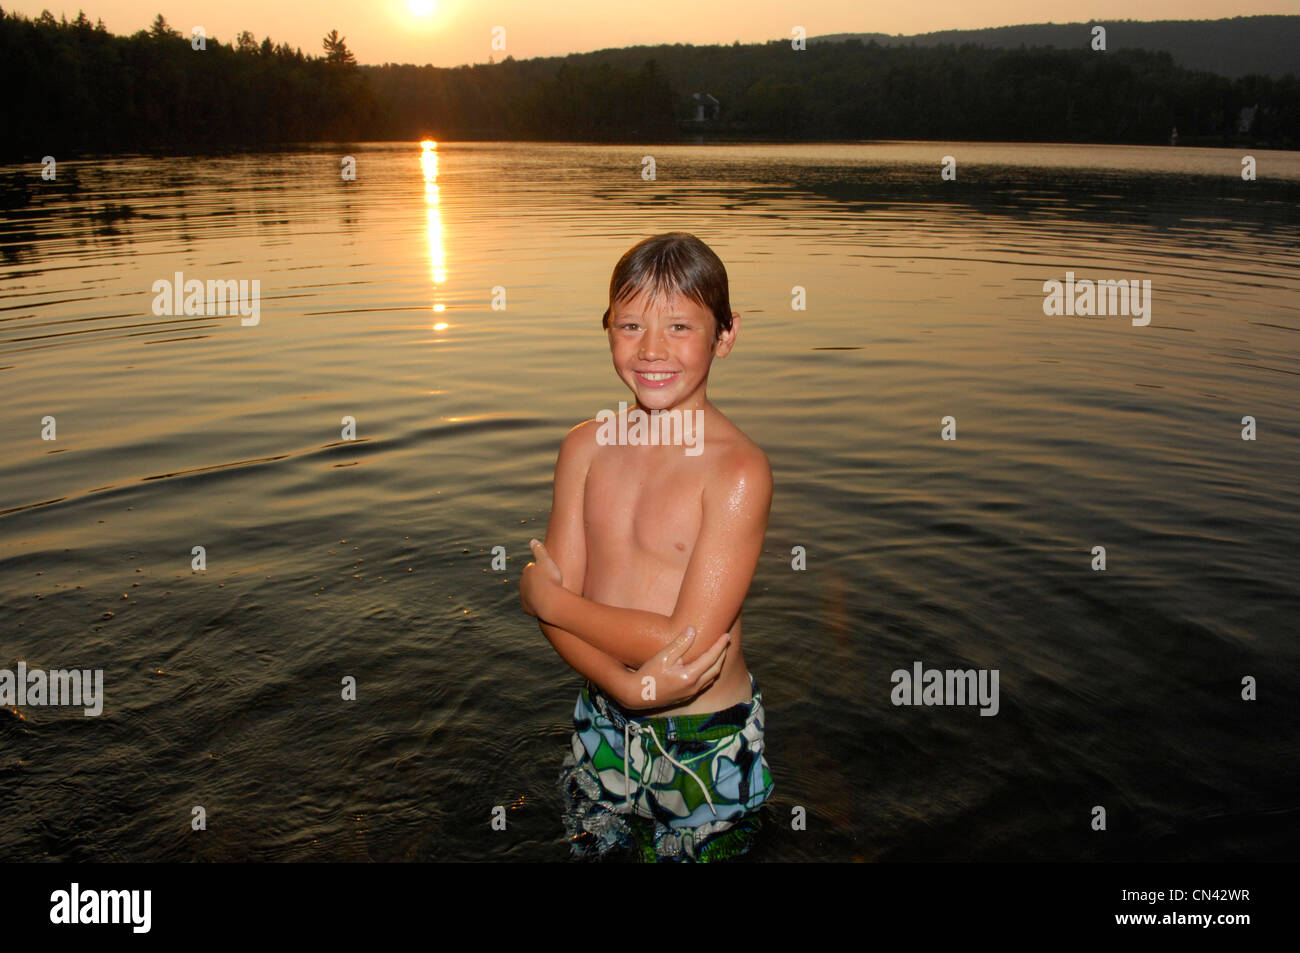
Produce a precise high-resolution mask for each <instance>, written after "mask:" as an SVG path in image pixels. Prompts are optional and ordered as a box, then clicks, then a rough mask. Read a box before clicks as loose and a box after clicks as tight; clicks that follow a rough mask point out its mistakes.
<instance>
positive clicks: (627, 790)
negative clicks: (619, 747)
mask: <svg viewBox="0 0 1300 953" xmlns="http://www.w3.org/2000/svg"><path fill="white" fill-rule="evenodd" d="M643 731H648V732H650V737H651V738H653V739H654V742H655V747H656V748H658V749H659V752H660V753H661V754H662V755H663V756H664V757H665V758H667V759H668V760H669V761H671V762H672V763H673V764H675V765H677V767H679V768H681V769H682V770H683V771H685V772H686V773H687V774H689V775H690V776H691V777H692V778H694V779H695V783H696V784H698V785H699V786H700V790H701V791H702V792H704V800H706V801H707V802H708V803H709V810H710V811H712V812H713V816H714V817H717V816H718V809H717V808H716V807H714V806H713V798H711V797H710V796H709V789H708V788H707V787H705V786H704V782H703V781H701V780H700V776H699V775H698V774H696V773H695V772H694V771H692V770H691V769H690V768H688V767H686V765H684V764H682V763H681V762H680V761H678V760H677V759H675V758H674V757H673V756H672V755H670V754H669V753H668V752H667V751H664V746H663V745H661V744H660V743H659V736H658V735H656V734H655V730H654V728H653V726H651V725H643V724H641V723H640V722H639V721H631V720H628V719H625V720H624V721H623V804H624V806H625V807H626V808H627V809H628V810H629V811H630V810H631V809H632V780H631V772H630V770H629V767H628V759H629V758H631V756H632V749H631V747H630V745H629V744H628V739H629V736H630V735H639V734H641V732H643ZM649 773H650V753H649V752H648V751H647V752H646V770H645V772H644V774H646V775H648V774H649Z"/></svg>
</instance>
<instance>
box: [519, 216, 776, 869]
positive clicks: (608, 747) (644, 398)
mask: <svg viewBox="0 0 1300 953" xmlns="http://www.w3.org/2000/svg"><path fill="white" fill-rule="evenodd" d="M609 301H610V306H609V309H608V310H606V312H605V315H604V319H603V322H602V323H603V325H604V327H605V328H606V331H607V334H608V337H609V346H610V352H611V354H612V356H613V360H614V370H615V372H616V373H617V374H618V376H619V377H620V378H621V379H622V380H623V382H624V383H625V384H626V385H627V386H628V387H629V388H630V389H631V391H632V393H633V395H634V396H635V398H636V404H635V409H636V410H639V411H641V412H642V413H644V414H647V415H649V414H651V412H653V411H664V412H668V411H673V410H679V411H681V412H682V414H681V416H682V419H683V420H684V421H685V420H690V421H691V422H695V421H699V422H700V424H701V430H700V432H699V433H696V434H694V441H693V442H694V444H695V448H693V449H692V452H691V453H687V452H685V448H684V447H683V446H681V445H673V444H664V443H656V444H652V445H647V444H645V443H644V442H637V443H635V444H633V442H632V441H630V440H629V441H627V442H624V443H622V444H619V443H613V444H611V443H610V442H609V441H608V439H605V438H604V437H600V438H599V439H598V435H599V434H601V431H602V427H601V422H599V421H597V420H595V419H593V420H588V421H585V422H583V423H581V424H579V425H578V426H576V427H574V428H573V429H572V430H570V431H569V433H568V435H567V436H566V437H565V438H564V442H563V443H562V445H561V447H560V454H559V459H558V460H557V462H556V466H555V487H554V497H553V502H552V507H551V518H550V522H549V523H548V524H547V527H546V542H545V544H542V543H540V542H538V541H537V540H532V541H531V546H532V550H533V556H534V558H535V560H536V561H535V562H530V563H529V564H528V565H527V566H526V567H525V569H524V571H523V574H522V577H521V579H520V583H519V592H520V601H521V602H522V604H523V607H524V610H525V611H526V612H528V613H529V614H530V615H534V616H536V617H537V619H538V621H539V622H540V624H541V628H542V631H543V632H544V633H545V634H546V637H547V638H548V639H549V640H550V642H551V645H552V646H554V648H555V650H556V652H558V653H559V654H560V656H561V657H562V658H563V659H564V660H565V661H566V662H567V663H568V664H569V665H570V666H571V667H572V668H574V669H575V670H576V671H578V672H579V673H580V674H581V675H583V676H585V677H586V679H587V683H586V684H585V685H584V686H583V689H582V691H581V692H580V693H579V695H578V702H577V706H576V707H575V710H574V728H575V731H574V734H573V738H572V743H571V747H572V752H571V754H570V755H569V756H568V757H566V759H565V771H564V773H563V774H562V777H561V784H562V787H563V789H564V792H565V795H566V796H567V797H568V798H570V799H571V810H570V812H569V813H568V814H567V815H566V827H567V828H568V834H569V836H570V843H571V844H572V847H573V851H574V853H575V854H577V855H579V856H600V855H603V854H604V853H606V852H607V851H609V850H611V849H613V848H615V847H619V846H622V847H634V848H636V849H637V850H638V852H639V853H640V856H641V857H642V858H643V859H646V860H661V859H682V860H700V861H710V860H720V859H724V858H727V857H733V856H736V855H738V854H742V853H744V852H745V851H747V850H748V849H749V846H750V840H751V838H752V835H753V833H754V831H755V829H756V827H757V823H758V809H759V807H760V806H761V805H762V803H763V802H764V801H765V800H767V798H768V797H769V796H770V795H771V793H772V789H773V784H772V778H771V774H770V772H769V770H768V765H767V761H766V759H765V758H764V757H763V728H764V721H765V716H764V711H763V697H762V694H761V693H760V692H759V690H758V685H757V682H756V681H755V680H754V678H753V676H752V675H750V673H749V670H748V669H747V668H746V666H745V657H744V654H743V652H742V649H741V642H742V638H741V636H742V633H741V620H740V615H741V604H742V602H743V601H744V598H745V594H746V592H748V590H749V585H750V582H751V580H752V579H753V575H754V569H755V567H756V566H757V565H758V558H759V554H760V553H761V551H762V548H763V534H764V532H765V531H766V529H767V518H768V510H769V508H770V506H771V502H772V471H771V467H770V465H769V464H768V460H767V456H766V455H765V454H764V453H763V451H762V450H761V449H759V447H758V446H757V445H756V444H755V443H754V442H753V441H751V440H750V439H749V438H748V437H746V436H745V435H744V434H743V433H742V432H741V431H740V429H739V428H737V427H736V426H735V425H734V424H732V423H731V422H730V421H729V420H727V418H726V417H724V416H723V415H722V413H721V411H719V410H718V409H717V408H716V407H714V406H713V404H712V403H710V402H709V400H708V397H707V396H706V393H705V387H706V384H707V383H708V377H709V368H710V365H711V364H712V362H713V359H714V357H725V356H726V355H727V354H728V353H729V352H730V351H731V349H732V347H733V346H734V345H735V340H736V332H737V331H738V330H739V325H740V315H739V313H737V312H733V311H731V310H730V299H729V294H728V286H727V273H726V269H725V268H724V267H723V265H722V262H721V261H720V260H719V259H718V257H717V255H715V254H714V253H713V251H712V250H711V249H710V248H709V247H708V246H707V245H705V244H704V243H703V242H701V241H700V240H699V239H697V238H695V237H694V236H693V235H688V234H686V233H684V232H670V233H668V234H665V235H656V236H654V237H651V238H647V239H645V240H644V241H642V242H639V243H638V244H636V245H634V246H633V247H632V248H631V249H629V250H628V251H627V252H626V253H625V254H624V255H623V257H622V258H621V259H620V260H619V262H618V264H617V265H616V266H615V268H614V273H613V277H612V278H611V280H610V296H609ZM646 375H650V376H648V377H647V376H646ZM665 375H666V376H665ZM696 411H699V412H700V413H696ZM624 416H630V417H635V416H636V415H635V414H634V413H633V412H632V411H627V412H626V414H624ZM654 419H656V418H652V420H654ZM612 429H613V428H612V427H605V428H604V430H605V434H606V435H608V433H609V432H610V431H611V430H612ZM620 432H623V431H622V428H620ZM688 442H690V441H689V440H688Z"/></svg>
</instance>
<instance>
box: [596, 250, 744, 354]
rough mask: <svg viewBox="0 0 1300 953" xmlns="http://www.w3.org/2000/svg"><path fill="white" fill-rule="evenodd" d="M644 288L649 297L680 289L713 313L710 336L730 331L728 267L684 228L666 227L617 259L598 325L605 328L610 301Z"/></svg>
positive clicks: (610, 307) (665, 294)
mask: <svg viewBox="0 0 1300 953" xmlns="http://www.w3.org/2000/svg"><path fill="white" fill-rule="evenodd" d="M641 291H645V292H646V293H647V294H648V295H649V297H650V300H651V301H657V300H663V299H665V298H667V297H668V296H669V295H671V294H672V293H673V292H680V293H681V294H683V295H685V296H686V297H688V298H690V299H691V300H693V301H695V302H697V303H698V304H699V305H700V306H701V307H702V308H704V309H705V310H706V311H711V312H713V317H714V328H715V334H714V337H715V338H717V337H721V336H722V332H723V331H724V330H726V331H730V330H731V299H730V295H729V294H728V292H727V269H726V268H725V267H724V266H723V264H722V259H720V258H719V257H718V256H717V255H716V254H715V253H714V251H713V249H712V248H710V247H709V246H708V245H706V244H704V242H702V241H700V240H699V239H698V238H696V237H695V236H694V235H691V234H689V233H688V232H667V233H665V234H663V235H652V236H651V237H649V238H646V239H642V240H641V241H639V242H637V243H636V244H635V245H633V246H632V247H631V248H629V249H628V250H627V251H626V252H624V253H623V257H622V258H620V259H619V260H618V264H617V265H615V266H614V274H613V276H612V277H611V278H610V280H609V307H608V308H606V309H605V316H604V317H603V318H602V319H601V322H600V324H601V327H603V328H608V327H609V318H610V315H611V314H612V313H613V311H614V305H616V304H618V303H620V302H623V301H627V300H629V299H631V298H635V297H636V296H637V294H638V293H640V292H641Z"/></svg>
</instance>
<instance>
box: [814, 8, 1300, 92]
mask: <svg viewBox="0 0 1300 953" xmlns="http://www.w3.org/2000/svg"><path fill="white" fill-rule="evenodd" d="M1093 24H1100V25H1102V26H1104V27H1105V28H1106V49H1107V50H1108V51H1111V50H1132V49H1145V50H1157V51H1159V50H1163V51H1166V52H1168V53H1169V55H1170V56H1172V57H1173V58H1174V62H1175V63H1177V64H1178V65H1179V66H1183V67H1185V68H1187V69H1191V70H1205V71H1207V72H1211V73H1218V74H1219V75H1220V76H1227V77H1228V78H1230V79H1237V78H1239V77H1242V76H1247V75H1249V74H1252V73H1254V74H1260V75H1264V76H1273V77H1278V76H1285V75H1286V74H1287V73H1293V74H1300V16H1256V17H1232V18H1230V19H1222V20H1150V21H1141V20H1090V21H1088V22H1087V23H1031V24H1023V25H1021V26H999V27H988V28H986V29H982V30H941V31H939V32H937V33H919V34H916V35H915V36H904V35H902V34H899V35H897V36H890V35H889V34H887V33H831V34H826V35H824V36H816V37H809V38H808V42H809V43H813V42H817V41H826V42H837V41H843V40H850V39H857V40H861V41H862V42H863V43H870V42H872V41H874V42H875V43H876V44H878V45H880V46H938V45H940V44H942V43H951V44H953V45H954V46H960V45H961V44H963V43H974V44H976V45H977V46H983V47H987V48H989V49H1015V48H1016V47H1019V46H1020V45H1022V44H1023V45H1024V46H1026V47H1034V46H1053V47H1057V48H1058V49H1080V50H1082V49H1088V48H1089V43H1090V42H1091V40H1092V27H1093Z"/></svg>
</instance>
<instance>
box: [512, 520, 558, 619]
mask: <svg viewBox="0 0 1300 953" xmlns="http://www.w3.org/2000/svg"><path fill="white" fill-rule="evenodd" d="M528 545H529V546H530V547H532V550H533V555H534V556H535V557H537V562H535V563H529V564H528V565H527V566H525V567H524V571H523V573H522V574H520V576H519V602H520V603H521V604H522V605H523V607H524V611H525V612H527V613H528V614H529V615H531V616H537V618H539V619H540V618H541V615H539V611H540V609H541V607H542V605H543V604H544V600H545V597H546V591H547V588H548V587H550V586H563V585H564V573H562V572H561V571H560V567H559V566H557V565H556V564H555V560H553V559H552V558H551V555H550V553H548V552H547V551H546V546H545V545H544V544H542V543H540V542H538V541H537V540H535V539H530V540H529V541H528Z"/></svg>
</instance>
